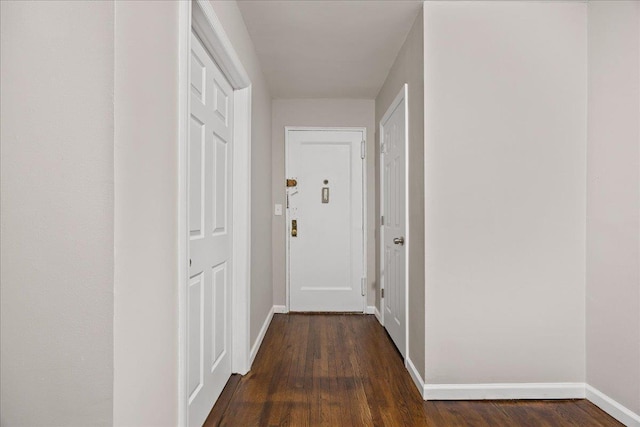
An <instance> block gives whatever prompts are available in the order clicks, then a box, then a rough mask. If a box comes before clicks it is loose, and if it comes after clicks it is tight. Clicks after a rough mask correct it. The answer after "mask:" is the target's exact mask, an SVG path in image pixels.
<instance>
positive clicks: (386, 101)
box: [375, 10, 425, 378]
mask: <svg viewBox="0 0 640 427" xmlns="http://www.w3.org/2000/svg"><path fill="white" fill-rule="evenodd" d="M423 24H424V22H423V14H422V10H421V11H420V13H419V14H418V15H417V16H416V19H415V22H414V23H413V26H412V27H411V30H410V31H409V34H408V35H407V39H406V40H405V42H404V44H403V46H402V48H401V49H400V51H399V52H398V56H397V57H396V60H395V61H394V64H393V66H392V67H391V70H389V75H388V76H387V78H386V80H385V82H384V84H383V86H382V88H381V89H380V92H379V93H378V96H377V97H376V124H377V125H379V124H380V121H381V120H382V117H383V116H384V114H385V113H386V112H387V110H388V108H389V106H390V105H391V103H392V102H393V100H394V99H395V98H396V96H397V95H398V93H399V92H400V89H401V88H402V86H403V85H404V84H405V83H407V84H408V96H407V98H408V102H409V129H408V132H409V164H408V165H407V166H408V169H409V182H407V185H408V187H409V200H408V205H409V206H408V208H409V224H407V235H408V236H410V237H411V238H410V239H409V246H408V249H409V276H408V277H407V281H408V284H409V313H407V325H408V328H409V354H408V358H409V359H410V360H411V363H413V365H414V366H415V367H416V369H417V370H418V373H419V374H420V375H421V376H422V378H424V373H425V372H424V337H425V330H424V328H425V325H424V319H425V317H424V316H425V313H424V308H425V303H424V298H425V293H424V292H425V286H424V161H423V159H424V54H423V51H424V25H423ZM375 149H376V162H377V163H378V165H377V168H376V169H377V170H379V167H380V165H379V162H380V135H379V134H376V141H375ZM379 181H380V174H379V173H377V174H376V183H377V184H376V193H377V192H378V191H379V188H380V182H379ZM376 200H377V203H376V218H379V217H380V203H379V202H380V198H379V196H378V197H376ZM379 239H380V228H379V227H376V241H378V242H379ZM379 247H380V246H379V245H378V244H376V248H379ZM376 259H377V260H378V263H379V262H380V253H379V250H378V252H377V253H376ZM378 265H379V264H378ZM376 277H377V279H376V282H377V283H378V284H379V283H380V269H379V268H376ZM379 287H380V286H379V285H378V286H377V288H379ZM375 304H376V306H377V307H378V309H379V310H380V311H382V310H381V307H380V295H379V293H378V292H377V293H376V301H375Z"/></svg>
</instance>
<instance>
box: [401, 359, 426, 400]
mask: <svg viewBox="0 0 640 427" xmlns="http://www.w3.org/2000/svg"><path fill="white" fill-rule="evenodd" d="M404 366H405V367H406V368H407V371H409V375H411V379H412V380H413V383H414V384H415V385H416V387H418V391H419V392H420V395H421V396H422V398H423V399H424V390H425V388H424V387H425V385H424V380H423V379H422V377H421V376H420V372H418V370H417V369H416V367H415V365H414V364H413V362H412V361H411V359H409V358H408V357H407V359H406V361H405V363H404Z"/></svg>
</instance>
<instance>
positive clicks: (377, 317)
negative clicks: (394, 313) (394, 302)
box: [373, 306, 382, 325]
mask: <svg viewBox="0 0 640 427" xmlns="http://www.w3.org/2000/svg"><path fill="white" fill-rule="evenodd" d="M373 314H374V315H375V316H376V319H378V322H380V324H381V325H382V315H381V314H380V312H379V311H378V307H375V306H374V307H373Z"/></svg>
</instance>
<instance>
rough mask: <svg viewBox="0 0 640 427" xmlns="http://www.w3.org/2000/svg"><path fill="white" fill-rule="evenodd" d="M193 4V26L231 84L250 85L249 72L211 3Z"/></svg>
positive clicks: (199, 0)
mask: <svg viewBox="0 0 640 427" xmlns="http://www.w3.org/2000/svg"><path fill="white" fill-rule="evenodd" d="M193 6H194V7H193V15H192V16H193V22H192V25H193V28H194V29H195V30H196V32H197V33H198V35H199V36H200V38H201V39H202V44H203V45H204V47H206V48H207V50H208V51H209V53H210V54H211V56H212V57H213V58H214V59H215V61H216V64H217V65H218V67H220V69H221V70H222V73H223V74H224V75H225V77H226V78H227V79H228V80H229V83H231V86H233V88H234V89H242V88H245V87H247V86H250V85H251V79H250V78H249V74H247V71H246V70H245V69H244V66H243V65H242V61H240V57H238V54H237V53H236V51H235V49H234V48H233V45H232V44H231V40H229V37H227V33H226V32H225V31H224V28H223V27H222V23H221V22H220V20H219V19H218V16H217V15H216V13H215V11H214V10H213V7H212V6H211V4H209V2H208V1H207V0H193Z"/></svg>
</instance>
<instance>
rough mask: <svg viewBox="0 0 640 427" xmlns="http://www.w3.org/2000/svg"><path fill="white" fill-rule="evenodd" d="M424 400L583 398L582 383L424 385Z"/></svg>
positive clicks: (583, 388) (583, 389)
mask: <svg viewBox="0 0 640 427" xmlns="http://www.w3.org/2000/svg"><path fill="white" fill-rule="evenodd" d="M423 397H424V400H486V399H509V400H511V399H584V397H585V387H584V383H504V384H499V383H495V384H425V386H424V394H423Z"/></svg>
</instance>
